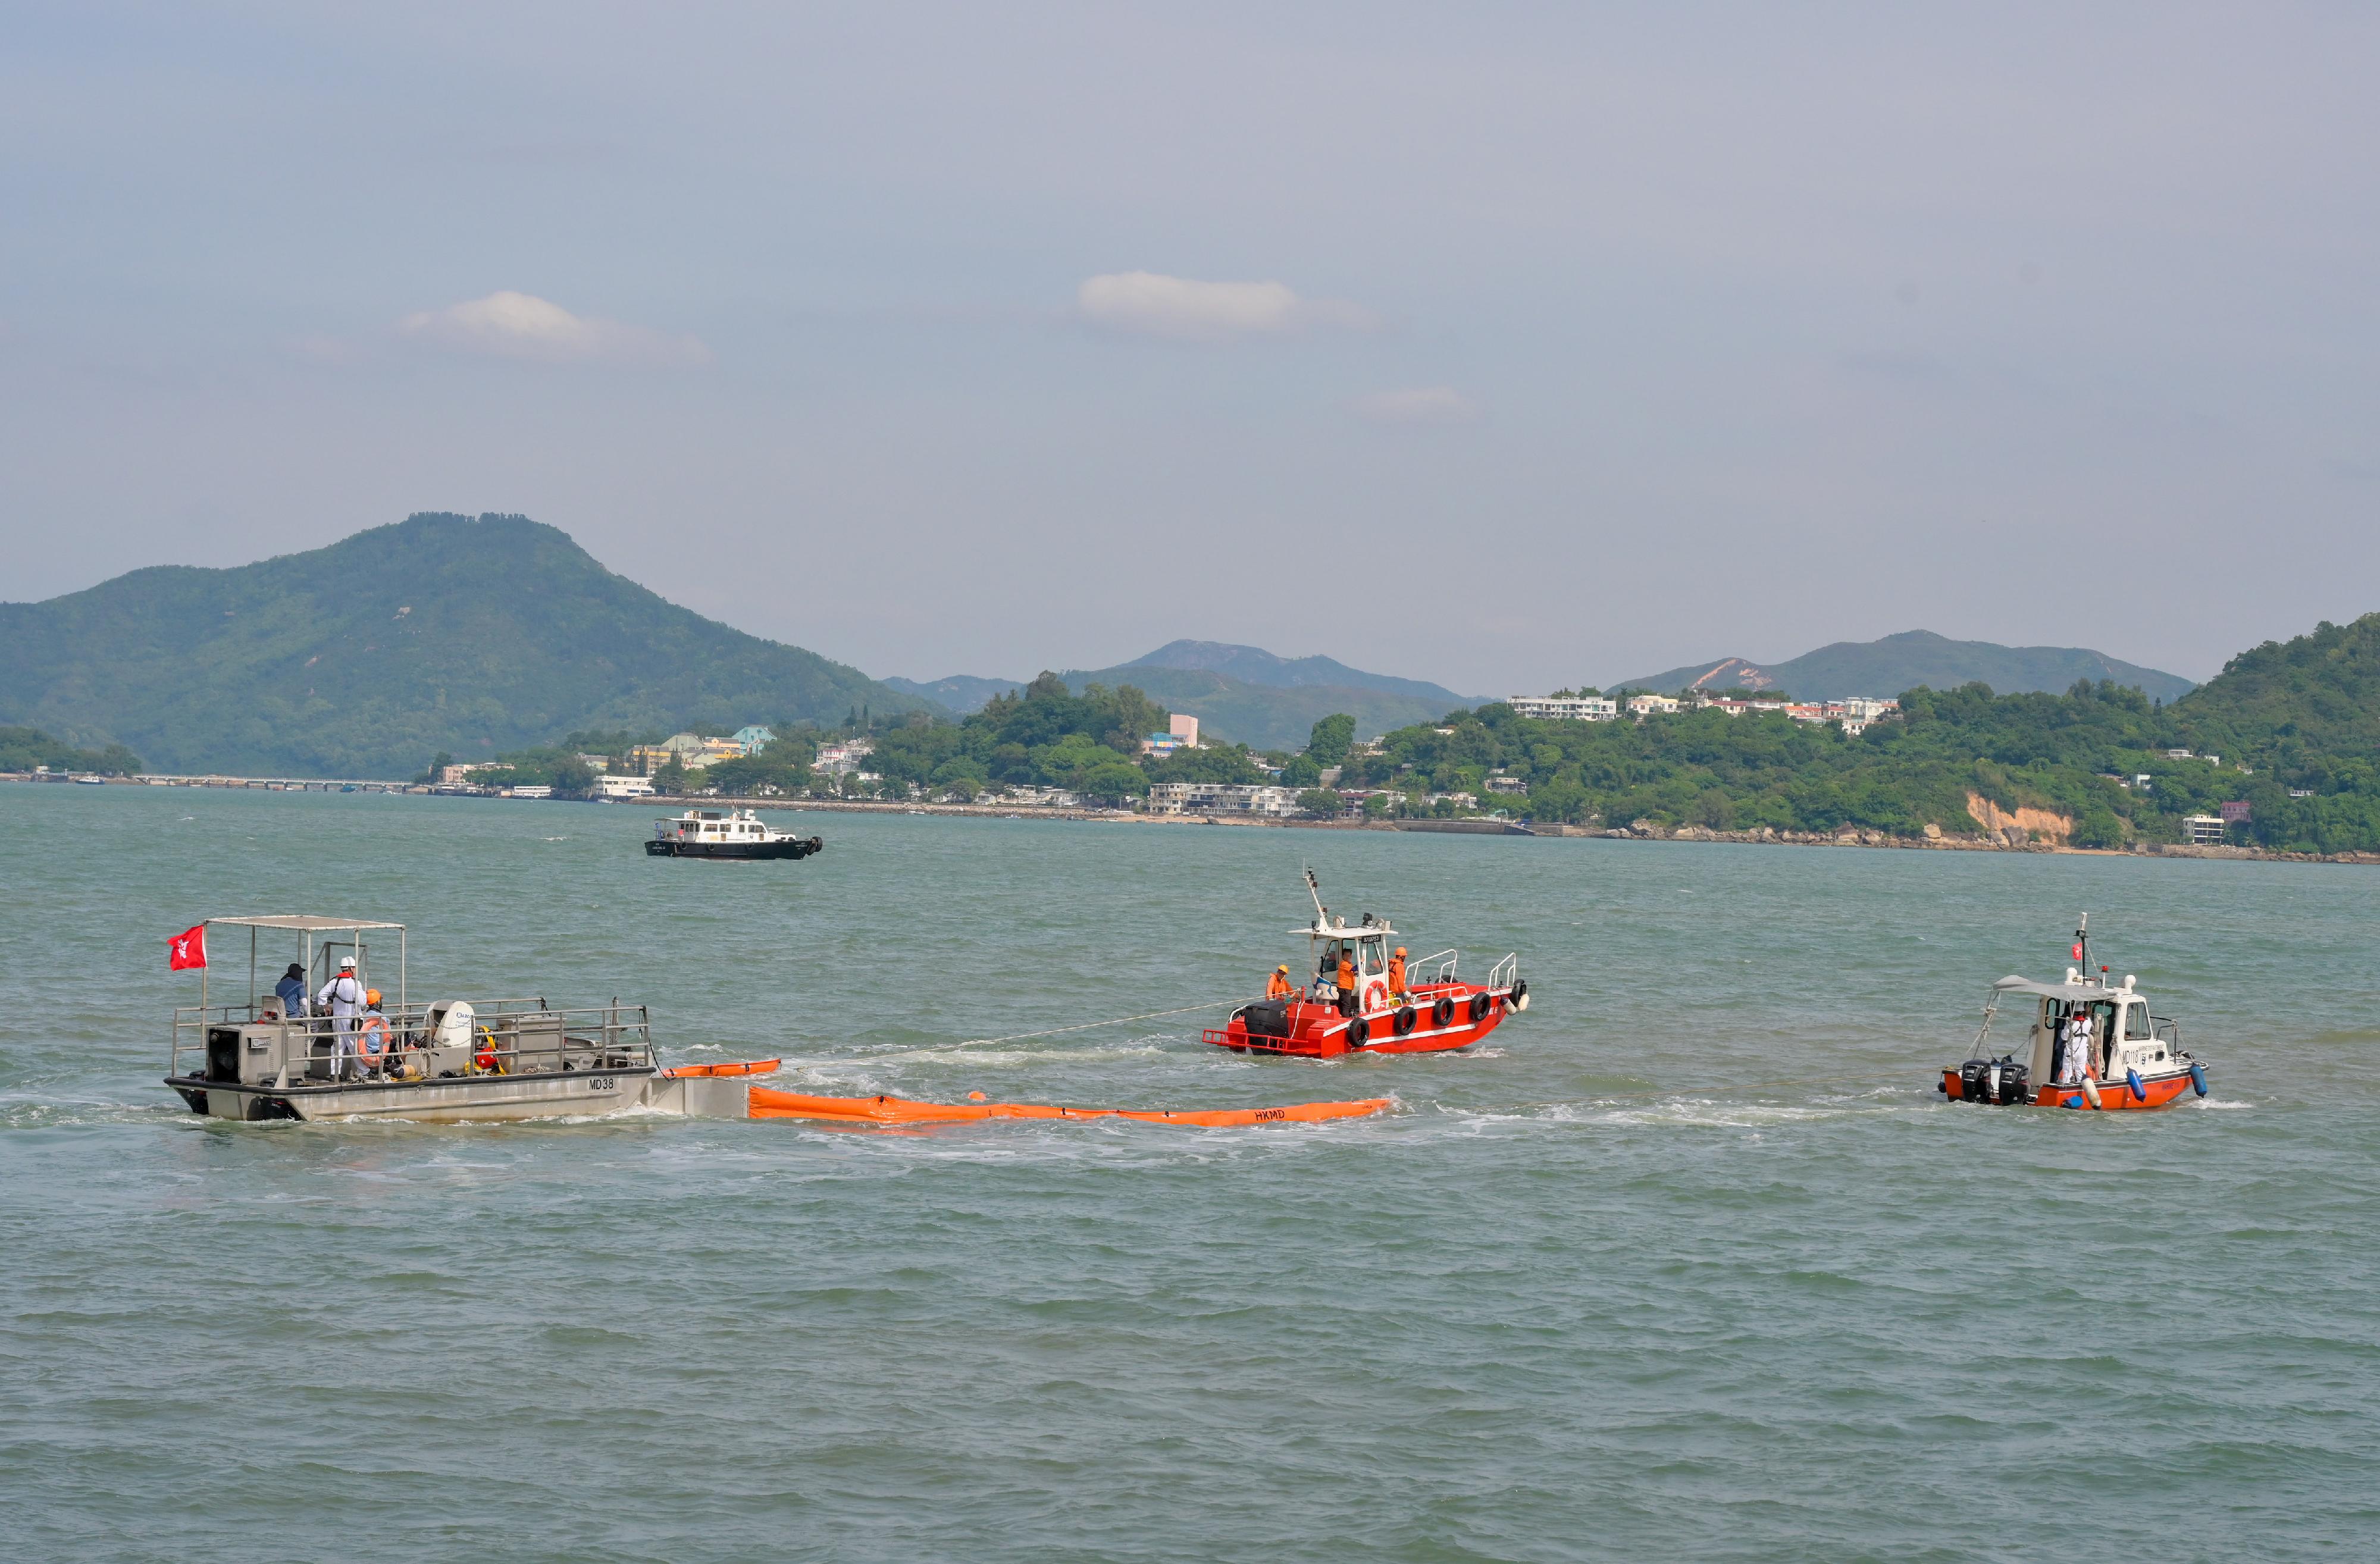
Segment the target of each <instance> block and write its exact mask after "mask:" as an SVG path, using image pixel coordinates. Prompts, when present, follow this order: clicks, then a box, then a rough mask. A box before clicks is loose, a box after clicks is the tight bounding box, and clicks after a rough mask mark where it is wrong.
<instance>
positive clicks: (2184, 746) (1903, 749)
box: [1341, 614, 2380, 852]
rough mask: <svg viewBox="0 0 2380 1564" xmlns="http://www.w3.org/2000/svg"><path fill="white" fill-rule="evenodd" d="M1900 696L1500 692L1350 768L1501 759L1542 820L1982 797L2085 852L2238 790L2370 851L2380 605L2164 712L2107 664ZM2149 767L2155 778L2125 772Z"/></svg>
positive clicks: (1476, 770) (1883, 821) (1686, 820)
mask: <svg viewBox="0 0 2380 1564" xmlns="http://www.w3.org/2000/svg"><path fill="white" fill-rule="evenodd" d="M1900 699H1901V707H1902V720H1901V721H1888V722H1879V723H1877V724H1876V725H1875V726H1873V727H1871V728H1869V729H1868V730H1867V732H1866V733H1865V734H1862V735H1860V736H1858V737H1856V738H1854V737H1851V736H1848V735H1846V734H1843V733H1842V732H1841V731H1840V729H1839V728H1836V727H1833V726H1831V725H1829V726H1820V725H1816V724H1812V723H1806V722H1795V721H1791V720H1789V719H1787V718H1785V717H1782V716H1749V715H1747V716H1738V717H1729V716H1726V715H1724V714H1722V713H1721V712H1719V711H1717V710H1711V709H1703V710H1692V709H1689V710H1686V711H1682V712H1679V713H1677V714H1675V715H1671V716H1655V717H1652V718H1650V719H1648V720H1647V721H1644V722H1642V723H1637V722H1631V721H1619V722H1593V723H1585V722H1546V721H1527V720H1524V719H1522V718H1518V717H1515V716H1514V715H1513V714H1512V709H1511V708H1510V707H1507V706H1503V705H1500V704H1499V705H1492V706H1487V707H1482V708H1480V709H1478V710H1477V711H1475V712H1463V713H1456V714H1454V715H1453V716H1451V717H1450V718H1448V719H1447V720H1446V721H1443V722H1440V723H1437V724H1433V725H1427V726H1419V727H1411V728H1404V729H1401V730H1399V731H1397V732H1396V733H1392V734H1389V735H1388V736H1387V737H1386V739H1384V740H1383V741H1382V743H1381V746H1380V750H1379V753H1378V754H1375V755H1367V756H1359V757H1357V758H1354V760H1353V761H1352V762H1351V763H1350V766H1349V769H1348V771H1347V773H1346V774H1345V775H1344V776H1343V777H1342V779H1341V780H1342V786H1343V785H1347V784H1349V783H1359V784H1363V785H1367V786H1373V787H1386V788H1390V789H1391V790H1393V791H1395V792H1398V793H1400V794H1404V795H1406V796H1407V797H1410V798H1414V799H1415V800H1418V799H1419V798H1420V797H1422V796H1424V795H1426V794H1430V793H1439V794H1444V793H1451V792H1458V791H1464V790H1469V791H1477V790H1478V789H1479V788H1480V787H1481V786H1482V785H1483V783H1484V782H1485V779H1486V777H1487V775H1488V773H1489V772H1490V771H1491V770H1497V769H1499V768H1500V769H1501V770H1504V771H1505V772H1506V774H1508V775H1510V776H1512V777H1514V778H1516V779H1518V780H1519V781H1521V782H1523V783H1524V785H1525V787H1526V795H1525V798H1524V800H1523V801H1522V803H1521V806H1522V808H1523V809H1524V812H1526V813H1528V814H1530V815H1532V816H1534V817H1535V818H1542V819H1553V820H1573V821H1574V820H1583V819H1586V818H1602V819H1603V820H1605V821H1607V822H1610V823H1614V824H1625V823H1628V822H1630V821H1632V820H1634V819H1637V818H1648V819H1652V820H1655V821H1658V822H1659V823H1661V824H1663V825H1670V826H1676V825H1685V824H1693V825H1704V826H1709V827H1712V828H1715V829H1719V830H1730V829H1733V830H1744V829H1750V828H1755V827H1759V826H1770V827H1774V828H1776V829H1778V830H1833V829H1835V828H1837V827H1840V826H1844V825H1852V826H1859V827H1863V828H1866V829H1871V830H1885V831H1890V832H1894V833H1897V834H1902V835H1913V834H1916V833H1918V832H1920V831H1922V830H1923V829H1924V828H1925V827H1926V826H1928V825H1934V826H1938V827H1939V828H1941V830H1944V831H1945V832H1947V833H1951V834H1959V833H1965V832H1973V831H1976V830H1980V829H1981V825H1980V823H1979V822H1978V821H1976V820H1975V819H1974V818H1973V815H1972V814H1971V813H1970V812H1969V796H1970V794H1973V795H1975V796H1977V797H1980V798H1982V799H1985V800H1988V801H1990V802H1991V803H1993V804H1995V805H1997V806H1999V807H2001V808H2004V809H2009V810H2014V809H2016V808H2019V807H2022V806H2034V807H2041V808H2046V809H2050V810H2053V811H2055V812H2057V813H2058V814H2061V815H2064V816H2067V817H2069V818H2072V819H2073V820H2074V822H2075V832H2074V840H2075V841H2076V842H2077V843H2079V844H2081V845H2084V846H2119V845H2121V844H2123V843H2127V842H2131V841H2133V840H2144V841H2153V842H2172V841H2176V840H2179V839H2180V822H2181V818H2182V817H2183V816H2186V815H2195V814H2212V813H2216V811H2217V810H2218V809H2219V806H2221V805H2223V804H2225V803H2228V802H2235V801H2236V802H2244V803H2246V804H2248V805H2249V806H2250V813H2251V818H2250V820H2249V822H2248V823H2247V824H2246V825H2245V826H2244V827H2241V828H2240V834H2241V835H2242V837H2243V838H2244V839H2245V840H2248V841H2252V842H2254V843H2260V844H2263V845H2265V846H2270V847H2277V848H2285V849H2291V850H2298V851H2312V852H2344V851H2375V850H2380V767H2375V764H2374V754H2375V749H2380V614H2374V615H2367V616H2365V617H2364V618H2362V619H2360V620H2358V621H2356V622H2355V623H2354V624H2350V625H2345V626H2340V625H2333V624H2325V625H2323V626H2321V627H2320V628H2318V629H2317V630H2316V631H2315V632H2314V633H2313V635H2311V636H2305V637H2299V638H2298V639H2296V640H2293V641H2290V642H2289V643H2287V644H2286V645H2281V644H2268V645H2266V646H2263V647H2259V648H2257V649H2255V650H2253V651H2250V652H2244V653H2242V654H2241V655H2240V656H2239V657H2237V658H2234V659H2233V660H2232V661H2231V662H2230V664H2229V665H2228V667H2226V669H2225V670H2224V672H2223V673H2222V675H2221V676H2220V677H2218V678H2216V679H2215V680H2213V681H2211V682H2210V683H2208V684H2207V685H2204V686H2202V687H2200V688H2199V689H2196V690H2193V691H2192V692H2191V693H2190V694H2189V695H2187V696H2185V697H2182V698H2181V699H2180V700H2179V701H2176V702H2174V703H2173V704H2172V705H2170V706H2165V705H2160V704H2159V703H2157V702H2155V701H2153V700H2151V699H2150V698H2149V697H2145V696H2143V695H2142V694H2141V692H2140V691H2138V690H2137V689H2132V688H2129V687H2126V686H2123V685H2117V684H2115V683H2114V682H2112V681H2105V680H2103V681H2101V682H2099V683H2097V684H2077V685H2075V686H2074V687H2073V688H2072V689H2070V690H2069V691H2068V692H2067V693H2066V694H2064V695H2032V694H2028V695H2006V696H1999V695H1994V694H1993V693H1992V691H1991V690H1990V688H1989V687H1988V686H1986V685H1980V684H1976V685H1966V686H1964V687H1962V688H1960V689H1954V690H1947V691H1935V690H1929V689H1924V688H1920V689H1914V690H1910V691H1907V692H1905V693H1904V694H1903V695H1902V696H1901V697H1900ZM1441 729H1446V730H1451V731H1444V732H1442V731H1440V730H1441ZM2173 750H2188V751H2190V752H2191V753H2190V754H2189V755H2188V756H2187V757H2177V756H2175V755H2173V754H2171V753H2169V752H2170V751H2173ZM2143 775H2145V776H2147V777H2148V778H2149V782H2148V785H2147V786H2146V787H2145V788H2135V787H2131V786H2126V785H2123V784H2122V782H2119V781H2118V780H2116V779H2119V778H2120V779H2123V782H2130V781H2131V779H2133V778H2136V777H2139V776H2143ZM2293 793H2302V794H2306V795H2307V796H2304V797H2292V796H2290V795H2291V794H2293Z"/></svg>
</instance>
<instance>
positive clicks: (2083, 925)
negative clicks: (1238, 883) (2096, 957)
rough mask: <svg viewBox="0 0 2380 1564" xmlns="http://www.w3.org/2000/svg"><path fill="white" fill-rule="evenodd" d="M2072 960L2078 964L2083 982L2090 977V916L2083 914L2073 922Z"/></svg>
mask: <svg viewBox="0 0 2380 1564" xmlns="http://www.w3.org/2000/svg"><path fill="white" fill-rule="evenodd" d="M2074 959H2075V961H2076V962H2077V963H2079V964H2080V965H2081V968H2082V972H2083V980H2084V981H2085V982H2088V981H2089V980H2090V976H2091V915H2090V914H2089V913H2083V914H2081V915H2078V916H2077V917H2076V918H2075V920H2074Z"/></svg>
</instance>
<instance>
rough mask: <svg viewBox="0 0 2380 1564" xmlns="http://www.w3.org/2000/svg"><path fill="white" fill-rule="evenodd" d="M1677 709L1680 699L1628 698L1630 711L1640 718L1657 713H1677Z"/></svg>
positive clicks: (1664, 697)
mask: <svg viewBox="0 0 2380 1564" xmlns="http://www.w3.org/2000/svg"><path fill="white" fill-rule="evenodd" d="M1628 709H1629V710H1630V711H1631V712H1633V713H1634V714H1635V715H1636V716H1639V717H1649V716H1651V715H1652V714H1653V713H1654V712H1656V711H1675V710H1676V709H1678V698H1677V697H1675V696H1668V695H1632V696H1630V697H1628Z"/></svg>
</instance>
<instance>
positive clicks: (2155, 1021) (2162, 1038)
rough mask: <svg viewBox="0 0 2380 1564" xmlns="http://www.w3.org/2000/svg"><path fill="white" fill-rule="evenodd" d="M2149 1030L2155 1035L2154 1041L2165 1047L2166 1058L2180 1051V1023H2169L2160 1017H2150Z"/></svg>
mask: <svg viewBox="0 0 2380 1564" xmlns="http://www.w3.org/2000/svg"><path fill="white" fill-rule="evenodd" d="M2149 1030H2150V1031H2152V1032H2154V1033H2155V1034H2156V1040H2157V1041H2158V1042H2160V1043H2163V1044H2164V1045H2165V1051H2166V1053H2167V1055H2168V1057H2170V1056H2172V1055H2174V1054H2178V1053H2180V1051H2181V1023H2180V1022H2178V1021H2169V1020H2168V1019H2167V1018H2166V1017H2164V1016H2162V1015H2152V1016H2150V1017H2149Z"/></svg>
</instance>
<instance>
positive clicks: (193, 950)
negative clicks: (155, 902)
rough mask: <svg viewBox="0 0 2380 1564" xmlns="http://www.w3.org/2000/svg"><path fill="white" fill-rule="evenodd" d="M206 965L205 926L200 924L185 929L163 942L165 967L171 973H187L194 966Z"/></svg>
mask: <svg viewBox="0 0 2380 1564" xmlns="http://www.w3.org/2000/svg"><path fill="white" fill-rule="evenodd" d="M206 964H207V926H206V925H205V924H203V923H202V924H200V925H198V926H197V927H194V928H185V929H184V930H182V932H180V933H179V934H176V935H175V936H174V937H173V938H172V939H171V940H166V941H165V965H166V968H167V970H169V971H173V972H188V970H189V969H190V968H192V967H194V966H204V965H206Z"/></svg>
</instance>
